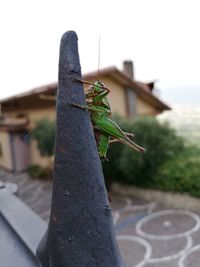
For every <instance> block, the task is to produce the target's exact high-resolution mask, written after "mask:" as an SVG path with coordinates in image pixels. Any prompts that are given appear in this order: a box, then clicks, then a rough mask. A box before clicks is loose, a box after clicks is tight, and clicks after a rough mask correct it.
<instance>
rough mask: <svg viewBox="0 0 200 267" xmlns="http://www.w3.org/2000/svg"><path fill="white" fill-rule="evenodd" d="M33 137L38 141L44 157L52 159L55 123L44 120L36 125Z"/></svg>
mask: <svg viewBox="0 0 200 267" xmlns="http://www.w3.org/2000/svg"><path fill="white" fill-rule="evenodd" d="M32 136H33V138H34V139H36V141H37V144H38V149H39V151H40V154H41V155H42V156H48V157H51V156H52V155H53V153H54V142H55V122H54V121H49V120H48V119H43V120H41V121H39V122H38V123H37V124H36V127H35V129H34V130H33V133H32Z"/></svg>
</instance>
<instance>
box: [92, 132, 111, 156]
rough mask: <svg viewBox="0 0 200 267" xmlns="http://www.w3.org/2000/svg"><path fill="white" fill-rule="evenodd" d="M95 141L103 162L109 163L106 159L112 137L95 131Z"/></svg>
mask: <svg viewBox="0 0 200 267" xmlns="http://www.w3.org/2000/svg"><path fill="white" fill-rule="evenodd" d="M94 134H95V139H96V143H97V149H98V153H99V156H100V158H101V159H102V160H106V161H109V160H108V158H107V157H106V155H107V151H108V145H109V140H110V136H108V135H105V134H103V133H102V132H101V131H100V130H98V129H94Z"/></svg>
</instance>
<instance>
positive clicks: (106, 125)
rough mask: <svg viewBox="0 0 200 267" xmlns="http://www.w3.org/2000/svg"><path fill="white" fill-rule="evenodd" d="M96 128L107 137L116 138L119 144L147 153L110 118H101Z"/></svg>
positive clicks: (97, 121)
mask: <svg viewBox="0 0 200 267" xmlns="http://www.w3.org/2000/svg"><path fill="white" fill-rule="evenodd" d="M95 126H96V127H97V128H98V129H99V130H101V131H102V132H104V133H105V134H107V135H110V136H112V137H115V138H116V139H118V140H119V142H121V143H124V144H126V145H128V146H129V147H131V148H133V149H135V150H137V151H139V152H145V149H144V148H143V147H141V146H138V145H137V144H135V143H134V142H133V141H132V140H131V139H129V138H128V136H126V134H125V133H124V132H123V131H122V130H121V128H120V127H119V126H118V125H117V123H115V122H114V121H112V120H111V119H109V118H101V119H98V120H96V121H95Z"/></svg>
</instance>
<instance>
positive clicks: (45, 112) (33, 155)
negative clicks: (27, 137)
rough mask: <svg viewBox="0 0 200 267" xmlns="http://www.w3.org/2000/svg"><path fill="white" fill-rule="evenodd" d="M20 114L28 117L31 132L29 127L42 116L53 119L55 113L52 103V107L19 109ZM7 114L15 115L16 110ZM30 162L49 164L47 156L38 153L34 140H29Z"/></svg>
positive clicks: (42, 117)
mask: <svg viewBox="0 0 200 267" xmlns="http://www.w3.org/2000/svg"><path fill="white" fill-rule="evenodd" d="M18 112H19V113H20V114H25V115H27V116H28V118H29V121H30V123H29V126H28V128H29V129H30V133H29V134H31V129H33V128H34V127H35V125H36V123H37V122H38V121H40V120H41V119H44V118H48V119H50V120H54V119H55V116H56V113H55V105H52V108H48V109H40V110H36V109H33V110H31V109H30V110H19V111H18ZM6 114H7V115H9V116H16V115H17V112H9V113H8V112H7V113H6ZM30 164H39V165H41V166H47V165H48V164H49V159H48V158H47V157H43V156H41V155H40V152H39V150H38V148H37V142H36V141H35V140H31V142H30Z"/></svg>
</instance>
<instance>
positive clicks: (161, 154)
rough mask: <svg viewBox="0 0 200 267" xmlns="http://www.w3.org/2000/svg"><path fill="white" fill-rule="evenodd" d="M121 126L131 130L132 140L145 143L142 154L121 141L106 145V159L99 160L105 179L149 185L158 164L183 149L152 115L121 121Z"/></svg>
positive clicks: (172, 134) (180, 142)
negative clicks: (131, 120)
mask: <svg viewBox="0 0 200 267" xmlns="http://www.w3.org/2000/svg"><path fill="white" fill-rule="evenodd" d="M119 124H120V125H121V126H122V129H123V130H124V131H127V132H132V133H134V134H135V137H134V141H135V142H136V143H137V144H139V145H141V146H143V147H145V148H146V149H147V152H146V153H144V154H141V153H138V152H136V151H133V150H132V149H130V148H129V147H127V146H125V145H122V144H113V145H110V148H109V152H108V158H109V160H110V161H109V162H108V163H103V170H104V175H105V177H106V179H111V180H117V181H120V182H123V183H130V184H135V185H139V186H143V187H145V186H150V185H151V184H152V180H153V175H154V174H155V173H156V172H157V169H158V167H159V166H160V165H161V164H162V163H164V162H165V161H166V160H168V159H170V158H172V157H173V156H174V155H176V154H177V153H180V152H181V151H182V150H183V149H184V143H183V140H182V139H181V138H180V137H178V136H177V135H176V133H175V131H174V130H173V129H171V128H170V127H169V126H168V125H167V124H161V123H159V122H158V121H157V120H156V119H155V118H152V117H148V118H140V119H137V120H135V121H134V122H127V121H121V123H120V122H119Z"/></svg>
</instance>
